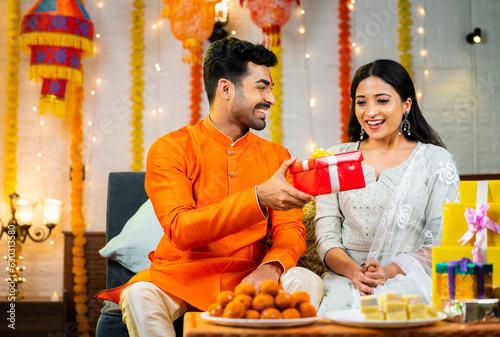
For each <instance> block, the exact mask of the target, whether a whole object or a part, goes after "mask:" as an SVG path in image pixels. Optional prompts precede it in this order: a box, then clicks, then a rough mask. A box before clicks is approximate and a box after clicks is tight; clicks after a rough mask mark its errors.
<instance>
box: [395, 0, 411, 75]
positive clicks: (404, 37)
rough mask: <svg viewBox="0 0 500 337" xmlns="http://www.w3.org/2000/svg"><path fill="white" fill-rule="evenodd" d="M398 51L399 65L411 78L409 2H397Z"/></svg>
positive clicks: (405, 0) (406, 0)
mask: <svg viewBox="0 0 500 337" xmlns="http://www.w3.org/2000/svg"><path fill="white" fill-rule="evenodd" d="M398 7H399V24H400V26H399V28H398V32H399V50H400V51H401V55H400V61H401V65H402V66H403V67H405V69H406V71H407V72H408V74H410V76H412V71H411V54H410V52H409V50H410V48H411V35H410V28H411V24H412V22H411V19H410V7H411V5H410V2H408V0H399V1H398Z"/></svg>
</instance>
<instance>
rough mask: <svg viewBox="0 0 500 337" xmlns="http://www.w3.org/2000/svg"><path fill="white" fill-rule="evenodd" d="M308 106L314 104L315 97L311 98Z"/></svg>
mask: <svg viewBox="0 0 500 337" xmlns="http://www.w3.org/2000/svg"><path fill="white" fill-rule="evenodd" d="M309 105H310V106H315V105H316V99H315V98H311V101H310V103H309Z"/></svg>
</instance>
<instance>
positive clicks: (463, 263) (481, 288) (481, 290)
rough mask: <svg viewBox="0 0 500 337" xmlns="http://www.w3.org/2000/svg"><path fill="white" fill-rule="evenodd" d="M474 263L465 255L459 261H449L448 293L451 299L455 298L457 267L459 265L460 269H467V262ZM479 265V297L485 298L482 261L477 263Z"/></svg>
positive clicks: (464, 270) (463, 270) (463, 271)
mask: <svg viewBox="0 0 500 337" xmlns="http://www.w3.org/2000/svg"><path fill="white" fill-rule="evenodd" d="M468 263H473V262H472V261H471V260H470V259H468V258H466V257H463V258H461V259H460V260H459V261H457V260H453V261H450V262H448V290H449V291H448V293H449V295H450V298H451V299H454V298H455V267H456V266H459V268H460V271H461V272H462V273H465V272H466V271H467V264H468ZM476 266H477V284H478V288H479V289H478V293H479V298H484V270H483V265H482V264H481V263H476Z"/></svg>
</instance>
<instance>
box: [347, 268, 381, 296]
mask: <svg viewBox="0 0 500 337" xmlns="http://www.w3.org/2000/svg"><path fill="white" fill-rule="evenodd" d="M351 281H352V284H353V285H354V287H355V288H356V289H358V291H359V293H360V295H361V296H365V295H373V294H374V292H375V290H374V289H373V288H374V287H376V286H377V283H376V281H375V280H374V279H372V278H370V277H369V276H368V275H367V270H366V267H359V268H358V269H356V270H355V271H354V273H353V274H352V277H351Z"/></svg>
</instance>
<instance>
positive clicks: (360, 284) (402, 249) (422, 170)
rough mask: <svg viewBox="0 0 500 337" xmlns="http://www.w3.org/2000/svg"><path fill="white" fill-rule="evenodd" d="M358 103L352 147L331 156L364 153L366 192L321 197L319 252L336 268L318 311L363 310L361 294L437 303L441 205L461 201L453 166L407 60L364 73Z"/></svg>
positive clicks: (356, 82)
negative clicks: (435, 256) (434, 296)
mask: <svg viewBox="0 0 500 337" xmlns="http://www.w3.org/2000/svg"><path fill="white" fill-rule="evenodd" d="M351 99H352V105H351V113H350V117H349V122H348V135H349V139H350V142H348V143H344V144H340V145H337V146H333V147H332V148H330V149H329V150H331V151H333V152H334V153H335V154H338V153H343V152H349V151H355V150H360V151H362V153H363V157H364V161H363V172H364V177H365V183H366V187H365V188H362V189H358V190H350V191H346V192H340V193H335V194H329V195H321V196H318V197H317V199H316V207H317V209H316V218H315V222H316V241H317V251H318V254H319V256H320V257H321V258H322V260H323V262H324V263H325V265H326V266H327V267H328V268H329V269H330V271H329V272H327V273H325V274H324V275H323V287H324V292H325V296H324V298H323V301H322V303H321V306H320V309H319V312H320V313H326V312H329V311H334V310H340V309H352V308H356V307H357V305H358V302H359V296H364V295H370V294H376V293H380V292H388V291H391V292H398V293H402V294H421V295H422V296H423V298H424V301H425V302H426V303H427V304H430V303H431V302H432V278H431V271H432V265H431V261H432V257H431V254H432V247H434V246H438V245H439V244H440V241H441V234H442V208H443V203H445V202H452V201H457V200H458V195H457V193H456V192H457V190H458V184H459V176H458V171H457V167H456V163H455V160H454V158H453V156H452V155H451V154H450V153H449V152H448V151H447V150H446V149H445V147H444V145H443V143H442V141H441V139H440V137H439V135H438V134H437V133H436V132H435V131H434V130H433V129H432V128H431V126H430V125H429V124H428V123H427V122H426V120H425V118H424V116H423V115H422V112H421V111H420V108H419V106H418V103H417V100H416V97H415V88H414V86H413V82H412V80H411V78H410V76H409V75H408V73H407V72H406V70H405V69H404V67H403V66H401V65H400V64H399V63H397V62H395V61H392V60H377V61H375V62H372V63H369V64H367V65H364V66H362V67H360V68H359V69H358V70H357V72H356V74H355V76H354V79H353V81H352V84H351Z"/></svg>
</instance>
